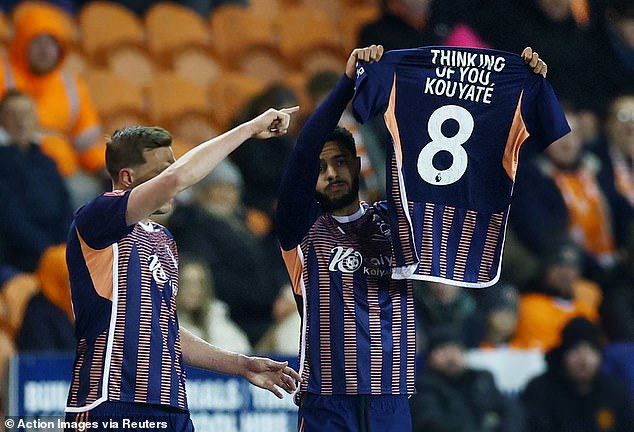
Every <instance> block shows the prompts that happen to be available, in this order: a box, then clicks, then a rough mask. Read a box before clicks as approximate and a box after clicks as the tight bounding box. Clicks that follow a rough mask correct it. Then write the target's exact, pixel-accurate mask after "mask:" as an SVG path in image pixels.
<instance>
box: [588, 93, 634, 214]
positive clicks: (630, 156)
mask: <svg viewBox="0 0 634 432" xmlns="http://www.w3.org/2000/svg"><path fill="white" fill-rule="evenodd" d="M603 131H604V134H603V138H604V141H603V142H601V143H600V144H599V145H598V146H597V151H598V153H599V154H600V155H601V156H603V157H604V160H605V162H606V164H607V165H608V166H610V167H611V171H612V173H613V176H614V182H615V186H616V189H617V191H618V192H619V193H620V194H621V195H623V196H624V197H625V199H626V200H627V201H628V203H629V204H630V206H634V92H633V93H623V94H619V95H617V96H616V97H615V98H614V99H612V101H611V102H610V104H609V106H608V110H607V113H606V117H605V120H604V124H603ZM606 153H607V154H606Z"/></svg>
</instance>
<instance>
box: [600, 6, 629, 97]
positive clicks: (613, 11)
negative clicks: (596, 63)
mask: <svg viewBox="0 0 634 432" xmlns="http://www.w3.org/2000/svg"><path fill="white" fill-rule="evenodd" d="M600 3H601V4H602V6H603V8H600V9H599V13H600V14H601V17H600V20H601V21H602V22H601V24H602V26H601V28H600V31H599V35H598V37H599V38H600V39H601V40H602V45H601V46H602V47H603V51H604V54H605V58H604V59H601V61H602V62H604V63H605V65H606V67H608V68H610V69H612V70H613V71H614V72H615V75H616V76H618V77H620V78H621V81H620V82H618V84H619V85H620V87H619V89H620V90H621V91H630V92H632V91H634V3H632V1H631V0H602V1H601V2H600Z"/></svg>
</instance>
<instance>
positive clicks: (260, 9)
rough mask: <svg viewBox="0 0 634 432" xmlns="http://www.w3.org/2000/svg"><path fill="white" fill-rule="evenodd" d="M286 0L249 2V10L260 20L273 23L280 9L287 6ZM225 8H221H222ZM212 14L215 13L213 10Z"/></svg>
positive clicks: (255, 0) (256, 0)
mask: <svg viewBox="0 0 634 432" xmlns="http://www.w3.org/2000/svg"><path fill="white" fill-rule="evenodd" d="M287 1H288V0H249V10H250V11H251V13H253V14H254V15H256V16H258V17H260V18H261V19H262V20H265V21H268V22H273V20H275V17H276V16H277V14H278V12H279V11H280V9H281V8H283V7H286V6H287V5H288V3H287ZM223 7H225V6H221V8H223ZM213 13H216V10H214V12H213Z"/></svg>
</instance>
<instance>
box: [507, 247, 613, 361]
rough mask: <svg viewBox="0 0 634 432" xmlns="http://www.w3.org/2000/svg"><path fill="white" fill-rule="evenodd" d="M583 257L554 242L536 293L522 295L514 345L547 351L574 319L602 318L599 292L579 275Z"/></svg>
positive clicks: (547, 255)
mask: <svg viewBox="0 0 634 432" xmlns="http://www.w3.org/2000/svg"><path fill="white" fill-rule="evenodd" d="M579 260H580V254H579V251H578V249H577V247H576V246H574V245H573V244H571V243H563V244H558V242H554V244H553V246H552V248H551V250H548V251H547V252H545V253H544V256H543V266H542V270H541V272H540V276H539V278H538V279H537V280H536V281H535V282H534V283H533V284H532V286H530V290H531V291H533V292H527V293H524V294H521V295H520V300H519V319H518V322H517V327H516V329H515V334H514V336H513V338H512V340H511V345H512V346H513V347H517V348H525V349H529V348H531V349H532V348H536V349H540V350H542V351H544V352H545V351H548V350H549V349H551V348H552V347H554V346H555V345H557V344H558V343H559V333H560V331H561V329H562V328H563V326H564V325H565V324H566V322H568V321H569V320H570V319H571V318H572V317H575V316H584V317H586V318H588V319H590V320H592V321H597V320H598V317H599V312H598V308H599V304H600V302H601V292H600V288H599V287H598V286H597V285H596V284H594V283H592V282H589V281H585V280H583V279H581V278H580V275H579V266H580V264H579Z"/></svg>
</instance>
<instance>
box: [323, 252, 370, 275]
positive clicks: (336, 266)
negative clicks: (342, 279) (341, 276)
mask: <svg viewBox="0 0 634 432" xmlns="http://www.w3.org/2000/svg"><path fill="white" fill-rule="evenodd" d="M330 252H331V253H332V256H331V258H330V265H329V266H328V270H330V271H340V272H343V273H354V272H355V271H357V270H358V269H359V268H360V267H361V264H363V257H362V256H361V253H360V252H358V251H356V250H354V249H352V248H344V247H343V246H337V247H334V248H332V249H331V250H330Z"/></svg>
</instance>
